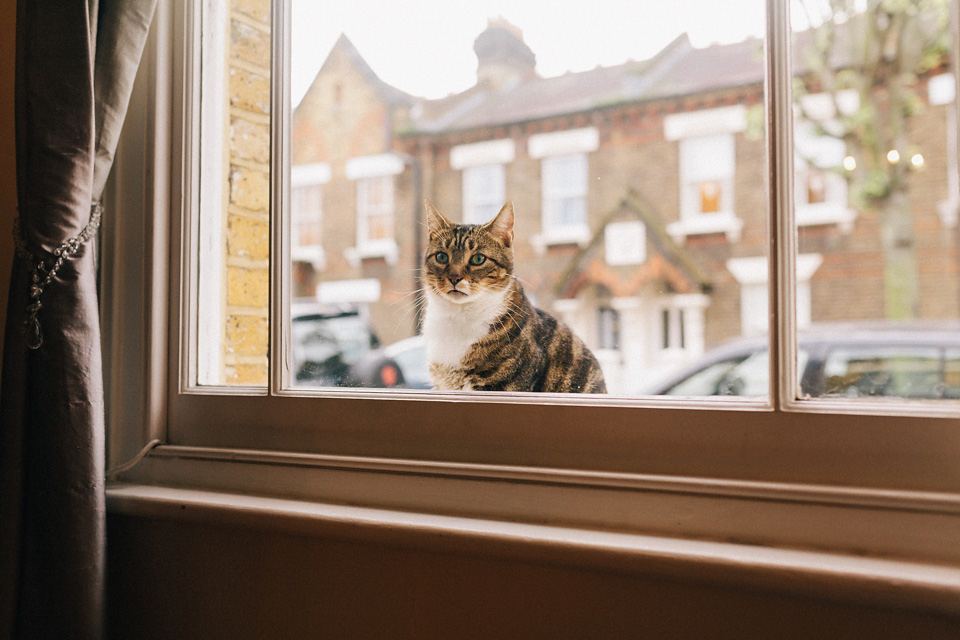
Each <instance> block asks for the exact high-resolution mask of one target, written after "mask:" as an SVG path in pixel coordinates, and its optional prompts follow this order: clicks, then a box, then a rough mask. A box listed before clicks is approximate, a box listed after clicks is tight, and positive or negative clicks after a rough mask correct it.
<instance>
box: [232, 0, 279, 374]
mask: <svg viewBox="0 0 960 640" xmlns="http://www.w3.org/2000/svg"><path fill="white" fill-rule="evenodd" d="M228 28H229V33H230V50H229V52H228V58H227V64H228V74H229V85H228V86H229V105H228V106H227V108H228V110H229V114H228V117H229V123H230V129H229V159H230V160H229V162H230V166H229V169H228V171H227V180H228V181H229V184H228V185H227V189H226V191H227V193H228V198H229V201H228V205H227V210H226V212H225V213H224V216H225V221H224V223H225V227H224V228H225V229H226V247H225V252H224V255H226V265H225V266H226V279H227V292H226V300H225V305H226V308H225V313H224V318H225V320H226V321H225V326H224V328H223V350H224V353H223V356H224V357H223V362H224V365H225V370H224V377H225V381H226V383H227V384H234V385H265V384H266V383H267V344H268V342H267V341H268V335H269V321H268V318H267V310H268V305H269V280H270V277H269V276H270V272H269V257H270V236H269V211H270V188H269V187H270V1H269V0H233V2H232V5H231V11H230V24H229V25H228Z"/></svg>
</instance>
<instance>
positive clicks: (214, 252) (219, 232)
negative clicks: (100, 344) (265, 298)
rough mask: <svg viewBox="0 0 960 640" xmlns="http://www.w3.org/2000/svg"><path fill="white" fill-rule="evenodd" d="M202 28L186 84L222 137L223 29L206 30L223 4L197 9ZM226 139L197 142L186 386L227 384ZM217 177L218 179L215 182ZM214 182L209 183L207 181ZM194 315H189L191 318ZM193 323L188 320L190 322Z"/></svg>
mask: <svg viewBox="0 0 960 640" xmlns="http://www.w3.org/2000/svg"><path fill="white" fill-rule="evenodd" d="M199 11H200V21H201V23H202V28H201V29H200V33H201V36H200V37H201V38H202V42H201V51H202V56H203V62H202V64H201V65H200V67H199V68H198V69H196V72H197V73H199V74H200V77H199V78H195V79H190V80H187V81H188V82H189V81H194V82H195V83H196V84H197V86H202V87H203V91H200V92H197V94H196V95H198V96H199V98H198V104H197V106H196V108H199V113H200V131H201V132H210V131H214V132H217V131H219V132H224V131H225V129H226V127H227V123H226V118H225V116H226V113H227V111H226V109H225V108H224V105H225V104H226V103H227V102H226V92H227V80H226V73H227V71H226V68H225V60H226V51H227V42H226V34H225V33H224V30H223V29H222V28H217V27H213V28H208V25H223V24H227V22H228V20H227V17H228V13H229V11H228V7H227V3H226V1H225V0H211V1H210V2H204V3H202V4H201V5H200V9H199ZM227 139H228V138H227V137H226V135H225V134H224V135H217V134H213V135H211V134H209V133H207V134H203V135H202V138H201V140H200V141H199V150H200V166H199V175H200V176H202V178H201V179H200V180H199V185H198V188H199V201H198V206H197V209H196V210H195V211H191V212H189V214H188V215H189V217H190V218H191V220H192V222H194V223H195V224H196V225H197V229H198V234H197V236H198V243H199V246H198V251H197V269H196V273H195V274H191V276H192V277H195V278H196V291H197V294H196V297H195V299H193V300H191V301H190V307H192V309H191V310H190V311H188V313H190V315H192V316H193V318H195V322H196V324H195V326H196V342H195V343H194V344H193V345H191V348H192V349H195V350H196V354H195V355H191V358H196V363H197V364H196V371H195V373H196V380H189V381H187V384H188V385H194V384H197V385H201V386H203V385H221V384H224V383H225V380H224V379H223V377H224V362H223V343H224V340H225V336H226V325H225V320H226V319H225V311H224V307H225V305H226V287H225V281H226V278H227V274H226V270H225V268H224V245H225V235H226V217H227V216H226V208H227V201H226V200H227V198H226V194H225V193H224V185H225V184H227V176H226V168H225V167H226V166H227V164H226V161H225V159H224V140H227ZM217 176H221V177H222V178H221V179H217ZM211 178H212V179H211ZM191 312H192V313H191ZM193 318H191V321H194V320H193Z"/></svg>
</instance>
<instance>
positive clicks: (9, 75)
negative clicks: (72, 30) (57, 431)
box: [0, 2, 17, 358]
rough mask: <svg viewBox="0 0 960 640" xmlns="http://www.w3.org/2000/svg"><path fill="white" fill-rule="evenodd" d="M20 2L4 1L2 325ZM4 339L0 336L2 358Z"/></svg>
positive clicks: (13, 193) (0, 26)
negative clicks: (14, 79) (17, 26)
mask: <svg viewBox="0 0 960 640" xmlns="http://www.w3.org/2000/svg"><path fill="white" fill-rule="evenodd" d="M16 5H17V3H16V2H2V3H0V327H4V326H6V316H7V290H8V289H9V287H10V268H11V266H12V264H13V219H14V217H16V215H17V173H16V160H15V156H16V145H15V136H14V121H13V78H14V58H15V55H14V51H15V50H16V45H17V43H16V40H17V39H16V22H17V20H16V16H17V6H16ZM2 356H3V343H2V340H0V358H2Z"/></svg>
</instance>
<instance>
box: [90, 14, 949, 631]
mask: <svg viewBox="0 0 960 640" xmlns="http://www.w3.org/2000/svg"><path fill="white" fill-rule="evenodd" d="M284 4H285V3H277V6H276V7H275V12H276V17H277V24H285V22H284V21H285V20H287V19H288V16H287V15H286V12H285V7H284ZM152 30H153V33H152V35H151V45H150V46H149V47H148V50H147V52H146V53H145V63H144V65H143V66H142V69H141V82H139V84H138V88H137V89H136V91H135V95H134V98H133V99H132V101H131V110H130V115H129V116H128V121H127V126H126V127H125V131H124V133H125V135H124V138H123V139H122V140H121V143H120V147H119V149H118V172H117V175H116V176H115V180H116V183H117V185H116V187H115V188H114V190H113V192H112V193H111V195H110V196H109V197H110V198H111V201H112V202H113V204H115V205H117V210H120V207H121V205H124V204H126V205H128V206H129V205H136V206H133V207H131V209H132V210H138V211H139V210H141V209H142V210H144V211H145V215H146V217H145V218H143V219H140V218H139V217H137V220H125V219H122V218H123V217H120V219H116V220H112V221H111V224H115V225H117V227H116V228H115V231H116V232H117V237H118V238H121V240H118V241H117V242H116V243H115V245H114V246H111V247H109V250H110V251H111V253H112V254H113V255H114V259H115V262H116V263H117V264H130V265H132V270H131V271H124V272H123V273H122V274H118V275H115V276H114V277H113V278H108V279H107V286H106V294H105V298H104V300H105V302H104V304H105V308H104V314H105V318H107V320H106V322H105V324H106V325H107V326H108V327H110V329H111V331H110V333H109V334H108V335H107V336H106V344H107V345H117V346H118V345H123V349H119V348H112V349H110V353H112V354H117V356H118V357H116V358H114V359H111V360H110V362H111V366H110V370H109V371H110V373H109V380H108V389H111V390H112V391H111V392H110V395H111V397H112V398H114V399H115V400H116V401H115V402H112V403H111V405H110V410H109V414H108V419H109V422H110V424H111V432H110V448H109V450H110V457H111V463H114V464H115V463H119V462H122V461H125V460H127V459H130V458H132V457H133V455H134V454H135V453H136V452H137V451H138V450H139V449H140V448H141V446H142V445H144V444H146V443H147V442H149V441H151V440H152V439H155V440H157V441H159V446H154V447H153V448H152V449H150V451H149V455H147V456H146V457H144V458H143V459H142V460H141V461H140V462H139V464H137V465H135V466H133V467H132V469H130V470H128V471H126V472H124V473H122V474H120V476H119V477H120V479H121V480H123V481H124V484H113V485H111V486H110V488H109V489H108V509H110V510H111V511H112V512H114V513H135V514H139V515H147V516H149V517H157V518H174V517H176V518H183V517H184V515H183V514H184V513H186V514H187V515H188V516H189V517H192V518H194V519H200V520H201V521H215V522H219V523H233V524H241V525H243V526H247V525H250V526H261V527H262V526H276V523H277V522H285V523H287V524H288V525H289V526H290V527H293V529H291V530H296V531H299V532H301V533H302V532H306V531H310V532H314V533H316V534H323V533H324V532H329V531H331V526H333V527H336V526H340V528H339V529H336V528H335V529H333V530H335V531H339V532H341V534H342V535H346V536H348V537H349V536H359V537H360V538H363V537H364V536H370V535H379V536H380V537H378V538H377V539H379V540H384V541H386V540H399V539H400V538H391V535H394V534H396V535H399V536H401V537H402V539H404V540H411V539H416V540H420V543H421V544H422V543H423V540H425V539H426V540H430V539H433V540H438V539H443V538H444V535H445V534H446V535H451V536H453V539H455V540H480V539H482V540H486V541H488V542H490V543H491V544H489V545H488V547H487V548H488V549H491V550H490V551H489V552H490V553H494V554H501V555H502V554H507V555H510V554H514V555H512V556H511V557H518V556H517V555H516V554H517V553H520V554H521V557H529V558H537V559H538V561H543V560H545V559H548V560H549V561H551V562H560V563H567V562H581V563H584V564H588V565H590V566H594V567H597V568H602V569H605V570H607V569H609V568H611V567H616V568H617V571H628V572H630V571H633V572H639V573H647V574H649V573H650V572H653V573H655V574H656V575H658V576H661V577H671V578H677V577H680V578H684V577H689V576H690V575H696V576H698V579H704V578H706V579H710V580H718V581H721V582H722V583H724V584H731V585H737V586H740V587H744V586H746V587H751V588H757V587H762V588H764V589H771V588H772V589H774V590H785V591H789V592H790V593H793V594H803V595H808V596H812V597H818V598H822V597H828V598H836V599H852V600H853V601H856V602H858V603H869V604H872V605H880V606H888V605H890V604H891V603H896V606H905V607H910V608H913V609H917V608H919V609H920V610H925V611H931V612H938V613H941V614H943V613H945V612H949V613H950V614H951V615H955V613H956V606H955V603H956V602H957V601H958V596H960V569H958V568H957V567H958V566H960V547H958V545H956V544H954V541H955V540H956V535H957V531H958V530H960V529H958V526H960V466H958V465H960V463H958V459H957V455H956V451H958V450H960V428H958V427H960V417H958V413H957V411H956V407H955V406H952V405H949V406H948V405H944V404H928V403H906V402H890V403H876V404H875V403H867V404H864V403H858V402H846V401H842V400H841V401H829V402H827V401H799V400H796V399H795V391H794V390H795V389H796V388H797V385H796V383H797V381H796V372H795V370H794V367H793V366H792V364H793V363H794V362H795V357H796V355H795V352H796V349H795V342H794V336H795V319H794V317H793V313H791V312H790V310H791V309H793V306H794V302H793V301H794V297H795V284H794V280H793V277H792V274H793V273H794V271H795V260H796V255H795V251H796V229H795V225H794V219H793V215H794V214H793V207H792V202H793V198H792V192H791V190H792V182H791V179H790V178H791V177H792V173H793V166H792V161H793V158H792V147H791V146H790V140H791V137H792V127H791V126H790V122H791V113H790V111H791V107H790V104H791V102H790V101H791V86H790V85H791V65H790V29H789V9H788V7H787V3H785V2H782V1H781V0H769V1H768V45H767V46H768V51H769V52H770V53H769V55H768V56H767V61H766V69H767V73H768V77H769V80H768V85H767V91H766V95H767V98H766V100H767V109H766V112H767V113H766V118H767V126H768V138H769V142H768V148H769V153H770V155H769V163H770V172H771V175H772V176H773V180H772V184H771V189H770V193H769V204H770V212H771V213H770V227H771V240H770V250H769V252H770V273H771V283H772V284H771V286H770V307H769V308H770V309H771V311H772V313H770V329H771V332H770V336H771V350H770V354H771V357H770V361H771V365H770V366H771V376H770V380H771V382H770V384H771V387H770V389H771V393H770V397H769V399H766V400H760V401H753V400H748V399H743V398H738V399H732V400H729V401H704V400H697V399H687V398H675V399H666V398H658V399H646V400H644V399H640V400H624V399H617V398H604V397H591V398H579V397H578V398H570V397H550V396H538V397H537V398H534V399H531V398H530V397H529V396H525V395H522V394H520V395H518V394H506V393H504V394H499V393H492V394H486V395H484V394H479V395H472V394H463V393H436V394H433V393H431V394H423V393H417V392H409V393H401V394H393V393H378V392H375V391H373V390H362V391H357V392H354V393H348V392H345V391H343V390H324V391H317V392H312V393H305V392H300V391H290V390H288V389H289V387H290V385H289V382H290V381H289V379H287V378H288V377H289V374H288V373H287V372H285V371H284V367H283V366H282V364H283V363H282V362H281V361H280V359H278V358H275V359H273V361H272V363H271V367H272V369H271V385H270V388H269V389H237V388H212V389H198V388H196V387H195V386H194V385H191V384H189V379H190V378H189V376H190V374H191V371H190V370H189V368H187V367H185V366H183V365H182V362H183V360H184V359H183V358H181V354H184V353H188V352H189V349H190V348H191V347H192V346H193V345H194V344H195V342H194V341H195V334H194V333H193V331H192V329H191V324H190V322H189V314H187V313H186V309H187V308H188V306H187V304H188V303H189V300H190V298H189V295H187V293H186V292H184V291H181V287H178V286H170V285H169V283H179V282H181V281H183V276H184V274H185V273H190V272H191V268H192V262H191V260H192V258H191V256H192V255H193V254H192V253H191V251H190V248H191V247H195V246H196V245H195V237H194V234H195V230H194V228H193V227H192V226H191V221H192V219H193V218H192V217H193V215H194V212H195V210H196V206H197V200H196V193H197V184H196V179H197V167H196V166H195V165H194V164H192V162H191V160H192V159H193V158H195V157H196V151H197V148H198V145H199V142H200V141H199V138H198V133H199V129H198V127H197V118H196V112H195V111H194V107H193V105H194V104H195V99H194V95H193V86H194V85H193V78H195V77H196V75H195V74H196V73H197V71H198V68H199V60H198V59H197V58H196V57H195V56H193V54H192V50H191V47H189V46H187V44H186V43H190V42H194V40H193V38H194V37H196V36H197V35H198V34H199V24H198V21H197V20H196V14H195V13H194V9H193V7H192V3H161V4H160V6H159V7H158V12H157V18H156V20H155V23H154V25H153V27H152ZM277 42H278V46H277V48H276V50H275V51H276V54H277V60H278V64H279V61H282V60H283V59H284V57H285V55H286V52H285V50H284V49H283V47H282V46H281V45H282V39H279V38H278V39H277ZM281 78H282V76H279V75H275V78H274V86H275V89H274V91H275V102H274V105H275V108H274V109H273V112H274V113H277V112H286V111H288V110H289V107H290V100H289V93H288V92H287V91H286V87H285V86H284V83H283V81H282V79H281ZM276 126H277V127H278V131H277V133H278V136H279V137H278V139H279V140H283V139H284V138H283V134H287V135H289V124H288V123H286V122H284V121H283V120H282V119H281V120H278V121H277V122H276ZM273 162H274V163H275V165H274V166H289V150H288V149H285V148H284V146H283V145H282V144H281V145H277V146H276V147H275V148H274V151H273ZM278 163H279V164H278ZM144 168H146V170H142V169H144ZM181 195H182V197H181ZM288 198H289V184H287V185H284V184H283V182H282V180H279V178H278V181H277V182H275V189H274V193H273V206H274V210H277V208H282V207H283V205H284V203H285V202H286V201H287V199H288ZM141 224H143V225H145V227H139V225H141ZM274 230H275V233H274V235H273V237H272V247H271V249H272V250H271V256H272V257H273V260H274V264H275V265H276V266H275V269H274V273H273V282H274V285H275V289H274V301H273V305H274V308H275V309H279V310H280V311H279V312H278V313H277V315H276V318H278V320H279V321H275V322H273V323H272V327H271V332H272V340H273V344H274V345H280V349H279V350H276V351H273V350H272V351H273V352H275V353H284V352H285V351H283V349H282V347H283V344H284V342H283V341H284V337H283V332H282V327H283V326H284V322H285V321H288V318H285V317H284V311H283V310H284V309H286V308H289V299H288V296H289V291H288V290H284V289H283V288H279V287H276V285H278V284H279V283H281V282H283V278H284V277H285V273H284V269H285V267H284V266H283V265H284V262H285V260H286V259H287V258H289V251H290V247H289V237H286V236H285V235H284V233H283V231H282V225H280V224H279V221H275V226H274ZM144 231H146V232H144ZM131 239H133V240H134V241H133V242H129V240H131ZM144 239H146V240H147V244H146V245H144ZM184 248H185V249H186V250H184ZM131 255H133V256H134V259H131ZM144 256H145V257H144ZM136 258H139V259H136ZM137 269H142V272H138V271H137ZM187 288H189V287H187ZM111 301H115V303H113V304H111ZM132 303H136V304H135V305H134V304H132ZM144 359H145V360H144ZM144 362H146V366H144V364H143V363H144ZM585 429H589V437H584V434H585V431H584V430H585ZM505 443H509V446H505ZM186 505H191V508H190V509H186V510H184V508H185V506H186ZM337 505H354V506H351V507H343V506H337ZM270 523H273V524H272V525H271V524H270ZM331 523H332V524H331ZM338 523H339V524H338ZM377 531H379V532H380V533H379V534H376V533H371V532H377ZM391 532H393V533H391ZM404 536H405V537H404ZM732 541H735V542H732ZM414 544H416V543H414ZM451 548H452V547H451ZM518 550H520V551H518ZM522 550H526V551H522ZM571 558H576V559H575V560H573V559H571Z"/></svg>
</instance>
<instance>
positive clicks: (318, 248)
mask: <svg viewBox="0 0 960 640" xmlns="http://www.w3.org/2000/svg"><path fill="white" fill-rule="evenodd" d="M290 260H291V261H292V262H308V263H310V264H312V265H313V268H314V269H316V270H318V271H321V270H323V269H326V268H327V252H326V251H324V249H323V245H319V244H309V245H299V246H296V247H290Z"/></svg>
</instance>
